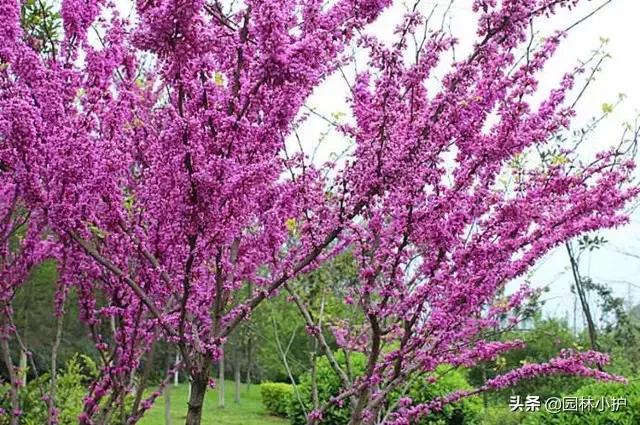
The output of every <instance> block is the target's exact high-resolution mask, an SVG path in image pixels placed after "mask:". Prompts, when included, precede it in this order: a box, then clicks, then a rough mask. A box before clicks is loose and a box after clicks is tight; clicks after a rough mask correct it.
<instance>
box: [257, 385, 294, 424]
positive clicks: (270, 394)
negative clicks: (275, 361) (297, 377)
mask: <svg viewBox="0 0 640 425" xmlns="http://www.w3.org/2000/svg"><path fill="white" fill-rule="evenodd" d="M292 395H293V386H292V385H290V384H284V383H282V382H265V383H263V384H260V396H262V404H263V405H264V407H265V408H266V409H267V412H269V413H271V414H272V415H275V416H282V417H286V416H287V410H288V406H289V400H290V399H291V396H292Z"/></svg>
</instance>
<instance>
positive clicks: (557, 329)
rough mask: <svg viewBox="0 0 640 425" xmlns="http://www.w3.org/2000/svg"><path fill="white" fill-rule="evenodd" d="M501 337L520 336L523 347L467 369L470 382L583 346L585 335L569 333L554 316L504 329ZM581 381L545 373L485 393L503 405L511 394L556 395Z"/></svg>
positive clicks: (512, 337) (583, 347)
mask: <svg viewBox="0 0 640 425" xmlns="http://www.w3.org/2000/svg"><path fill="white" fill-rule="evenodd" d="M503 338H504V339H505V340H514V339H520V340H523V341H524V343H525V347H524V348H523V349H520V350H513V351H510V352H508V353H506V354H505V355H504V356H500V357H498V358H497V359H496V360H495V361H492V362H488V363H485V364H481V365H479V366H478V367H475V368H473V369H472V370H471V371H470V373H469V379H470V381H471V383H472V384H473V386H476V387H477V386H481V385H482V384H483V383H484V380H485V379H489V378H492V377H494V376H496V375H499V374H502V373H505V372H506V371H508V370H511V369H515V368H518V367H521V366H522V365H524V364H527V363H544V362H547V361H548V360H549V359H551V358H553V357H556V356H558V355H559V353H560V351H561V350H562V349H565V348H573V349H578V350H583V349H585V348H586V347H587V342H586V338H576V337H574V336H573V334H572V333H571V330H570V329H569V327H568V326H567V323H566V322H565V321H562V320H557V319H547V320H542V319H539V318H538V319H536V320H535V321H534V323H533V326H532V328H531V329H528V330H526V331H525V330H522V331H518V330H516V331H513V332H508V333H506V334H505V335H504V337H503ZM583 383H584V380H583V379H581V378H574V377H567V376H545V377H538V378H535V379H531V380H524V381H521V382H520V383H518V384H517V385H516V386H514V387H512V388H508V389H506V390H504V391H498V392H496V393H492V394H490V395H489V397H490V398H491V399H492V401H494V402H497V403H498V404H499V405H506V403H507V402H508V400H509V396H511V395H520V396H521V397H526V396H527V395H530V394H535V395H538V396H540V398H541V399H543V400H544V399H546V398H548V397H557V396H559V395H562V394H568V393H570V392H573V391H575V390H576V389H578V388H579V387H580V385H582V384H583Z"/></svg>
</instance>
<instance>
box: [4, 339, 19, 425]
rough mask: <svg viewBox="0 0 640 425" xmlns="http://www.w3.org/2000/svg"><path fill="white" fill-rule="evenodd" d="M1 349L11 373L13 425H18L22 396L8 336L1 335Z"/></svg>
mask: <svg viewBox="0 0 640 425" xmlns="http://www.w3.org/2000/svg"><path fill="white" fill-rule="evenodd" d="M0 350H1V352H2V359H3V361H4V364H5V366H6V368H7V373H9V382H10V384H11V387H10V388H9V397H10V398H11V410H12V411H11V412H10V415H11V422H10V423H11V425H18V424H19V423H20V417H19V416H18V415H17V414H18V413H19V412H20V397H19V393H18V388H19V382H18V377H17V376H16V371H15V369H14V367H13V361H12V360H11V350H10V348H9V341H8V340H7V337H6V336H3V337H0Z"/></svg>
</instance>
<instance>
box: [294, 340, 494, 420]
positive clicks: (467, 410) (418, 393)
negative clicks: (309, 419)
mask: <svg viewBox="0 0 640 425" xmlns="http://www.w3.org/2000/svg"><path fill="white" fill-rule="evenodd" d="M335 358H336V360H337V361H338V364H340V365H341V366H342V367H343V368H345V369H346V367H345V366H346V361H345V356H344V353H343V352H337V353H335ZM365 365H366V358H365V356H364V355H363V354H361V353H351V355H350V356H349V369H350V370H351V372H352V374H353V375H354V376H359V375H362V374H363V373H364V371H365ZM442 372H444V370H441V369H439V370H438V371H437V372H436V375H442V376H441V378H440V379H438V380H437V381H436V382H435V383H432V384H431V383H428V382H427V380H426V378H425V377H424V376H421V377H420V376H415V377H413V378H412V379H411V380H410V384H409V387H408V390H407V392H406V394H404V395H405V396H407V397H410V398H411V399H412V400H413V402H414V403H425V402H428V401H430V400H432V399H433V398H434V397H438V396H443V395H446V394H449V393H451V392H453V391H455V390H457V389H469V388H470V386H469V383H468V382H467V379H466V374H465V373H464V372H462V371H460V370H457V369H454V370H451V371H448V372H446V373H442ZM316 375H317V386H318V399H319V401H320V405H324V404H325V403H326V402H327V401H328V400H329V399H330V398H331V397H332V396H336V395H338V394H339V393H340V391H341V388H342V382H341V381H340V378H339V377H338V376H337V375H336V374H335V373H334V371H333V369H332V368H331V365H330V364H329V361H328V360H327V358H326V357H324V356H323V357H320V358H318V360H317V361H316ZM298 391H299V394H300V398H301V399H302V403H303V404H304V409H303V406H301V404H300V401H299V400H298V398H297V397H296V396H295V395H292V397H291V399H290V405H289V419H290V421H291V423H292V424H293V425H304V424H306V418H305V415H304V410H306V411H310V410H312V406H313V402H312V393H311V391H312V386H311V374H310V373H308V372H307V373H305V374H303V375H302V376H301V378H300V385H299V386H298ZM401 395H402V394H400V393H399V392H395V393H392V394H391V395H390V397H389V403H390V404H391V403H394V402H395V401H396V400H397V399H398V398H399V397H400V396H401ZM481 410H482V403H481V401H480V399H479V398H478V397H470V398H467V399H463V400H462V401H460V402H458V403H455V404H452V405H447V406H445V408H444V409H443V411H442V412H438V413H434V414H432V415H429V416H428V417H426V418H424V419H423V420H421V421H420V422H419V423H420V424H421V425H426V424H429V425H440V424H449V423H458V424H464V425H475V424H478V423H480V422H479V416H480V411H481ZM350 417H351V411H350V408H349V403H348V402H347V403H345V404H344V405H343V406H341V407H340V406H336V405H330V407H329V408H328V409H327V410H326V411H325V412H324V413H323V420H322V421H321V424H322V425H345V424H348V423H349V419H350Z"/></svg>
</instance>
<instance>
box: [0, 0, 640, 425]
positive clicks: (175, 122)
mask: <svg viewBox="0 0 640 425" xmlns="http://www.w3.org/2000/svg"><path fill="white" fill-rule="evenodd" d="M229 3H230V4H229V5H227V4H226V2H217V1H216V2H204V1H189V0H158V1H139V2H137V3H136V9H135V10H136V16H135V18H134V19H133V20H132V21H129V20H127V19H125V18H123V17H121V16H120V15H119V14H118V13H117V10H116V8H115V6H114V5H113V4H111V3H109V2H104V1H92V0H87V1H81V2H78V1H72V0H64V1H63V2H62V6H61V15H62V22H63V27H64V37H63V38H62V40H60V41H59V42H58V41H56V40H54V38H53V37H49V38H47V37H46V34H45V40H44V45H45V46H49V47H48V48H47V49H42V50H37V49H34V47H33V45H32V43H29V42H28V39H27V37H25V35H24V34H23V31H22V28H21V26H20V4H19V3H18V2H17V1H15V0H2V1H1V3H0V16H1V18H2V23H3V25H2V28H0V61H1V64H2V67H1V70H0V102H1V103H0V142H1V144H0V164H1V165H2V173H1V174H0V178H2V184H3V186H2V189H1V192H0V195H1V196H2V198H0V199H2V205H1V206H0V207H1V208H2V210H1V211H0V212H1V213H2V214H3V217H6V220H5V221H3V223H5V222H6V223H8V227H6V229H5V230H6V231H4V233H3V235H4V234H8V232H10V231H11V230H10V229H11V228H15V222H16V220H19V219H20V217H23V216H25V214H30V216H29V217H28V218H27V219H28V223H27V224H25V225H23V226H26V227H27V228H28V232H27V234H28V236H26V237H25V238H23V239H20V240H21V244H22V245H23V246H22V247H19V248H17V249H16V248H13V249H12V248H11V247H10V246H9V245H8V242H7V238H5V239H3V241H4V243H3V251H2V264H1V265H2V267H3V268H2V270H1V271H2V273H3V280H2V285H3V286H2V288H3V293H2V296H3V298H2V302H3V303H4V304H3V310H4V311H3V314H4V317H6V318H10V315H11V312H10V307H9V305H10V295H7V296H5V294H10V293H11V291H12V290H14V288H15V287H16V286H17V285H19V283H20V281H21V280H22V276H21V275H20V274H18V273H16V272H15V271H14V268H13V267H15V266H16V265H18V264H20V267H21V270H22V272H24V270H26V269H27V268H28V266H29V265H31V264H35V263H36V262H38V261H40V259H41V258H43V257H44V256H51V257H55V258H56V259H57V260H58V264H59V269H60V276H61V279H60V288H59V297H58V300H57V301H58V304H59V305H61V304H62V303H61V301H62V300H63V299H64V296H65V294H66V291H67V290H68V289H69V288H71V287H74V288H75V290H76V291H77V293H78V294H79V302H80V306H81V311H82V319H83V320H84V321H85V322H86V323H87V325H88V326H89V328H90V329H91V333H92V337H93V338H94V340H95V343H96V348H97V349H98V350H99V352H100V355H101V357H102V369H101V374H100V376H99V378H98V379H97V380H96V381H95V382H93V383H92V386H91V388H90V393H89V395H88V397H87V399H86V406H85V409H84V412H83V413H82V415H81V417H80V422H81V423H83V424H89V423H96V422H98V423H103V421H106V420H107V419H108V418H109V417H110V416H111V415H113V414H120V415H122V418H123V419H124V420H123V422H125V421H126V422H127V423H134V422H136V421H137V420H138V419H139V418H140V417H141V415H142V414H143V413H144V411H145V410H146V409H148V408H149V407H150V406H151V404H152V403H153V400H154V399H155V397H157V395H158V394H159V391H157V392H155V393H154V394H153V395H152V396H151V398H149V399H147V400H143V399H142V392H143V389H144V387H145V383H144V380H145V376H146V375H145V372H144V370H141V369H143V367H142V365H143V364H144V363H146V364H150V360H149V359H150V357H151V356H152V355H153V345H154V343H155V342H156V341H160V340H164V341H168V342H169V343H172V344H175V345H176V346H177V347H178V349H179V350H180V352H181V358H182V363H181V364H178V365H176V366H175V367H181V368H184V369H185V370H186V371H187V373H188V374H189V375H190V377H191V380H192V386H191V395H190V399H189V403H188V414H187V419H186V423H187V424H198V423H200V417H201V413H202V405H203V399H204V394H205V391H206V389H207V385H208V383H209V375H210V373H209V372H210V367H211V364H212V362H213V361H215V360H216V359H218V358H219V356H220V354H221V347H222V345H223V343H224V340H225V338H226V337H227V336H228V335H229V334H230V333H231V332H232V331H233V330H234V329H235V328H236V327H237V326H238V324H239V323H241V322H242V321H243V320H244V319H246V318H248V317H249V315H250V314H251V312H252V311H253V310H254V309H255V308H256V307H257V306H258V305H259V304H260V303H262V302H263V301H264V300H266V299H268V298H269V297H270V296H272V295H274V294H276V293H277V292H278V291H279V290H282V289H285V290H287V291H289V292H290V294H291V297H292V300H293V301H294V302H296V304H297V305H298V307H299V309H300V311H301V314H302V315H303V317H304V319H305V320H306V321H307V325H308V331H309V332H310V333H311V334H312V335H314V336H316V337H317V338H318V341H319V344H320V346H321V347H323V348H324V349H325V352H326V354H327V356H328V357H329V360H330V363H331V364H332V367H333V368H334V369H335V371H336V373H338V374H339V376H340V377H341V379H342V381H343V384H344V392H343V393H342V394H341V395H339V396H337V397H336V398H335V399H334V400H332V402H333V403H342V402H348V403H350V406H351V408H352V423H353V424H359V423H373V422H375V421H377V420H378V419H379V418H380V416H381V412H383V410H384V411H387V415H386V416H385V417H384V421H387V422H388V423H396V424H403V423H409V422H412V421H414V420H415V419H416V418H418V417H420V416H421V415H424V414H427V413H428V412H430V411H432V410H433V409H437V408H438V407H439V406H441V405H442V404H444V403H450V402H453V401H455V400H457V399H459V398H460V397H464V396H466V395H469V393H462V392H460V393H455V394H451V395H450V396H448V397H446V398H444V399H441V400H435V401H433V402H432V403H431V404H428V405H421V404H417V405H416V404H414V403H413V402H412V400H410V399H407V398H402V399H401V400H400V402H399V403H398V404H397V405H396V406H393V408H389V406H388V398H389V397H388V396H389V394H390V392H391V391H394V390H395V389H397V388H399V387H400V386H401V385H402V384H403V383H404V382H406V380H407V377H408V376H409V375H411V374H420V373H426V372H430V371H433V370H434V369H435V368H436V367H437V366H438V365H441V364H445V363H446V364H451V365H453V366H457V365H473V364H475V363H477V362H479V361H482V360H485V359H488V358H491V357H493V356H495V355H497V354H498V353H500V352H502V351H504V350H508V349H512V348H514V347H517V346H518V345H519V343H518V342H512V343H497V342H492V341H491V339H490V338H491V336H490V335H489V333H488V332H487V331H488V330H491V329H493V328H494V327H495V325H496V323H498V321H499V320H500V318H501V317H504V316H505V315H508V314H509V313H510V312H513V311H514V310H516V309H517V308H518V307H519V306H520V305H521V304H522V302H523V301H524V300H525V299H526V298H527V296H528V295H529V294H530V291H528V290H527V289H526V288H525V289H522V290H521V291H519V292H517V293H516V294H515V295H513V296H512V297H511V298H510V299H508V300H504V301H500V300H497V299H496V295H497V294H498V293H499V292H500V291H501V289H502V288H503V287H504V285H505V283H506V282H508V281H509V280H511V279H513V278H515V277H518V276H521V275H522V274H523V273H525V272H526V271H527V270H528V268H529V267H530V266H531V265H532V264H533V263H534V262H535V261H536V260H537V259H538V258H540V257H541V256H542V255H543V254H545V253H546V252H548V251H549V250H550V249H551V248H552V247H554V246H556V245H558V244H559V243H561V242H563V241H565V240H567V239H569V238H571V237H572V236H575V235H577V234H579V233H581V232H585V231H589V230H594V229H599V228H604V227H612V226H616V225H619V224H621V223H623V222H624V221H625V217H624V216H622V215H620V214H619V213H618V211H620V209H621V208H622V207H623V206H624V204H625V202H626V201H627V200H628V199H629V198H631V197H632V196H634V195H635V194H636V193H637V190H636V189H635V188H629V187H628V186H629V185H628V183H629V180H630V171H631V169H632V163H630V162H629V161H625V160H621V155H620V151H619V150H613V151H609V152H605V153H602V154H601V155H599V156H598V157H597V159H596V160H594V161H593V162H592V163H590V164H588V165H584V166H580V167H577V166H574V165H572V164H575V161H572V159H573V156H575V155H576V154H575V153H574V151H572V150H571V149H564V150H562V151H561V153H560V156H561V159H562V160H556V161H551V162H549V163H547V162H545V163H543V164H541V165H540V166H537V167H530V168H528V169H521V170H520V173H519V174H518V176H519V177H518V187H517V188H515V189H509V188H503V187H501V185H500V183H499V178H500V176H501V173H503V172H504V170H505V169H508V168H509V164H511V163H512V162H511V161H512V160H513V159H514V158H516V157H518V156H519V155H521V154H522V153H523V152H526V151H527V150H530V149H532V148H535V147H538V148H541V149H544V147H545V145H547V144H548V143H549V141H550V139H551V138H552V136H554V135H555V134H556V133H558V132H559V131H560V130H562V129H563V128H565V127H567V126H568V124H569V118H570V116H571V115H572V111H571V108H570V105H567V102H566V98H567V95H568V93H569V92H570V89H571V87H572V84H573V78H574V75H575V74H576V73H577V71H579V70H576V72H573V73H570V74H567V76H566V77H565V78H564V79H563V80H562V82H561V83H560V85H559V87H558V88H557V89H555V90H553V91H552V92H551V93H549V94H547V95H546V98H545V100H544V101H542V102H541V103H540V104H539V105H538V106H535V105H534V103H533V101H532V100H531V97H532V96H533V95H534V94H536V93H537V82H536V81H537V80H536V75H537V74H538V73H539V72H540V71H541V70H542V68H543V67H544V64H545V62H546V60H547V59H548V58H549V57H550V56H551V54H552V53H553V51H554V49H555V48H556V46H557V45H558V43H559V42H560V39H561V38H562V34H560V33H559V34H557V35H556V36H554V37H551V38H549V39H547V40H546V41H545V42H544V43H543V44H542V45H541V46H539V47H537V48H535V49H533V48H532V47H531V46H530V48H529V49H527V54H526V58H525V60H519V59H518V57H517V55H516V54H515V49H516V48H518V47H519V46H521V45H522V44H523V43H526V42H527V41H528V33H529V25H530V22H531V21H532V20H533V19H538V18H540V17H543V16H545V15H549V14H551V13H553V11H554V10H555V9H556V8H559V7H571V6H573V5H575V4H576V3H577V1H576V0H526V1H522V0H519V1H510V0H504V1H502V2H495V1H489V0H476V1H474V2H473V7H474V10H475V11H476V12H477V13H478V16H479V24H478V37H479V38H478V41H477V42H476V44H475V46H474V49H473V52H472V53H471V54H470V55H469V56H468V57H467V58H465V59H464V60H462V61H458V62H456V63H455V64H454V65H453V67H452V68H451V70H450V72H449V73H447V74H446V76H445V77H444V79H443V80H442V87H441V88H440V89H437V90H428V89H427V87H428V85H427V84H426V82H427V81H428V80H429V78H430V76H431V75H432V72H433V70H434V68H435V67H436V65H437V63H438V60H439V58H441V56H442V55H443V54H444V53H445V52H446V51H448V50H450V49H452V48H453V46H454V45H455V40H454V39H452V38H450V37H448V36H447V35H446V34H444V33H442V32H438V31H436V32H432V33H425V37H424V39H423V40H422V42H421V43H416V46H415V48H413V49H412V48H410V47H409V46H408V40H409V39H410V38H412V36H413V37H415V36H416V33H417V31H416V30H417V29H418V28H419V27H420V26H422V25H423V24H425V23H424V19H423V17H422V16H421V15H420V14H419V13H417V12H415V11H414V12H411V13H409V14H408V15H407V16H406V19H405V21H404V22H403V23H402V25H401V26H400V27H399V28H398V30H397V40H396V42H395V43H394V44H393V45H392V46H390V47H388V46H385V45H384V44H382V43H381V42H379V41H378V40H376V39H375V38H374V37H371V36H366V35H362V32H361V31H360V30H361V29H363V27H364V26H365V25H366V24H367V23H369V22H371V21H373V20H374V19H375V18H376V17H377V16H378V15H379V14H380V13H381V12H382V11H383V9H384V8H385V7H387V6H388V5H389V3H391V2H390V1H389V0H340V1H335V2H330V4H329V5H323V3H324V2H323V1H320V0H300V1H291V0H289V1H284V0H269V1H265V0H245V1H244V2H229ZM414 9H415V8H414ZM91 28H95V29H96V31H95V33H96V34H97V35H95V36H94V35H93V34H92V33H90V29H91ZM96 39H97V40H96ZM355 40H357V41H358V43H359V44H360V46H361V47H362V48H363V49H365V50H367V51H368V52H369V53H370V61H369V67H368V69H367V70H365V71H363V72H360V73H359V74H358V75H357V77H356V80H355V83H354V84H353V85H352V86H351V87H352V91H351V96H350V102H351V105H352V111H353V117H354V122H353V123H352V124H348V125H342V126H340V127H339V130H340V131H341V132H342V133H343V134H344V137H346V138H350V139H352V140H353V141H354V142H355V148H354V150H353V152H351V153H350V154H349V155H348V157H347V159H346V161H345V162H344V163H339V162H337V161H335V162H329V163H326V164H322V165H319V164H314V163H312V162H311V161H310V160H309V158H308V157H307V156H305V155H304V154H303V152H297V153H291V152H287V149H286V147H287V144H286V140H287V139H288V137H289V136H291V135H292V134H293V133H294V131H295V129H296V128H297V127H298V126H299V125H300V123H301V122H302V121H303V120H304V119H305V116H304V114H301V108H302V107H303V105H304V103H305V101H306V99H307V98H308V96H309V95H310V94H311V92H312V91H313V89H314V88H315V87H317V86H318V85H319V84H320V83H321V82H322V81H323V80H324V79H325V78H326V76H327V75H330V74H331V73H333V72H334V71H336V70H337V69H338V68H339V67H340V66H341V64H343V63H344V62H345V61H346V60H347V58H348V53H347V50H346V48H347V47H348V46H349V45H350V44H351V43H352V42H353V41H355ZM409 53H410V55H409ZM408 56H411V59H409V58H408ZM451 159H453V161H452V160H451ZM0 218H1V217H0ZM25 218H26V216H25ZM12 225H13V227H12ZM3 229H4V227H3ZM347 248H349V249H351V250H352V251H353V252H354V254H355V256H356V258H357V260H358V262H359V265H360V279H359V285H358V286H357V287H356V288H353V289H354V290H353V294H351V295H350V296H349V297H347V300H346V302H349V303H354V304H355V305H357V306H358V307H359V308H360V309H361V310H362V312H363V314H364V317H365V318H366V324H365V325H364V326H363V327H361V329H359V331H360V332H363V333H364V334H365V338H364V341H365V342H364V343H363V342H362V341H363V338H362V337H361V336H359V337H358V338H354V339H355V340H357V341H359V347H355V349H360V350H363V351H365V352H366V353H367V358H368V363H367V368H366V373H365V375H364V376H363V377H360V378H357V379H354V378H353V377H351V376H349V374H348V371H345V370H342V368H341V367H340V365H339V364H338V363H337V362H336V361H335V359H333V357H332V355H331V351H330V349H329V347H328V344H327V342H326V340H325V337H324V336H323V335H324V334H323V332H322V330H321V329H320V328H319V324H318V323H317V322H316V320H315V318H314V316H313V314H312V312H310V311H309V309H308V308H307V307H306V306H305V304H304V303H303V302H302V300H301V299H300V297H299V296H298V295H297V293H296V291H295V288H293V287H291V286H290V285H289V283H290V281H291V279H292V278H294V277H296V276H298V275H300V274H302V273H305V272H307V271H309V270H312V269H313V268H315V267H317V266H318V265H320V264H322V263H323V262H324V261H326V260H327V259H330V258H332V257H333V256H334V255H336V254H337V253H339V252H341V251H343V250H345V249H347ZM14 257H16V258H18V259H19V260H18V259H16V260H14V259H13V258H14ZM17 261H21V263H18V262H17ZM22 264H24V265H22ZM5 276H10V278H6V277H5ZM247 287H249V288H251V290H250V291H247V290H246V288H247ZM247 292H249V295H246V294H247ZM7 320H8V319H7ZM3 329H5V328H3ZM3 332H4V333H3V339H2V340H3V341H6V339H7V335H8V334H9V333H10V332H11V329H10V327H8V328H6V329H5V330H4V331H3ZM353 332H354V329H351V328H349V327H348V326H347V327H345V328H344V329H341V330H339V333H340V335H341V338H338V339H339V341H340V342H341V343H342V344H343V345H344V346H349V344H350V343H351V341H350V335H351V334H352V333H353ZM145 359H146V360H145ZM604 360H605V358H604V357H603V356H601V355H599V354H596V353H586V354H571V353H567V354H566V356H564V357H562V358H559V359H555V360H552V361H550V362H549V363H548V364H544V365H528V366H525V367H523V368H522V369H520V370H517V371H513V372H510V373H508V374H506V375H504V376H501V377H498V378H495V379H493V380H491V381H489V382H487V383H486V385H485V387H483V388H480V389H478V390H477V391H483V390H489V389H492V388H502V387H504V386H507V385H510V384H512V383H514V382H516V381H517V380H519V379H522V378H527V377H532V376H537V375H540V374H545V373H570V374H582V375H586V376H595V377H599V378H611V379H615V378H614V377H611V376H609V375H607V374H606V373H604V372H601V371H598V370H593V369H590V368H589V367H588V365H589V363H596V364H597V365H601V364H602V363H603V362H604ZM9 364H10V359H9ZM168 373H169V372H168ZM12 384H13V388H14V392H16V393H17V391H18V387H19V385H20V383H19V381H18V380H17V379H16V380H15V382H14V380H12ZM130 394H133V398H134V401H133V407H131V408H128V407H127V404H126V403H125V398H126V397H127V396H128V395H130ZM51 406H52V407H51V412H50V415H51V423H55V422H56V419H55V415H56V409H55V403H54V402H53V403H51ZM15 407H16V412H14V415H13V417H14V421H15V422H14V423H17V422H18V416H19V411H18V409H17V408H18V406H17V405H16V406H15ZM323 408H324V407H323V406H315V408H314V410H313V411H312V412H311V413H310V414H309V422H310V423H314V422H316V421H318V420H319V419H320V418H321V417H322V411H323ZM127 409H128V410H127Z"/></svg>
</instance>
